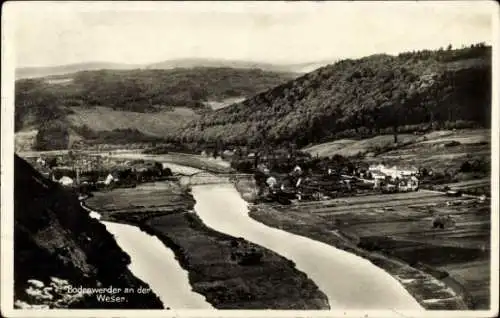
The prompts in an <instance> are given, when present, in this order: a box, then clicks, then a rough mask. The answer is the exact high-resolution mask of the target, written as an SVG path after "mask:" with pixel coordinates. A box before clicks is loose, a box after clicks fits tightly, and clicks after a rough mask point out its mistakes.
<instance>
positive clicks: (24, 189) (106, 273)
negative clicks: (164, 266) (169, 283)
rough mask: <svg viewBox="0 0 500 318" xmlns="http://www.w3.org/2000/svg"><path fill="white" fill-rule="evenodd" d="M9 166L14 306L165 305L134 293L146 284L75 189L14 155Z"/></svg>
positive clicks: (144, 295) (120, 306)
mask: <svg viewBox="0 0 500 318" xmlns="http://www.w3.org/2000/svg"><path fill="white" fill-rule="evenodd" d="M14 169H15V170H14V222H15V223H14V289H15V291H14V303H15V306H16V307H18V308H26V307H28V308H33V307H45V308H151V309H153V308H164V307H163V304H162V303H161V301H160V300H159V298H158V297H157V296H156V295H155V294H154V293H152V292H150V293H138V292H137V291H138V290H139V289H143V290H144V289H149V286H148V285H147V284H145V283H144V282H142V281H141V280H139V279H138V278H136V277H135V276H134V275H133V274H132V273H131V272H130V271H129V269H128V268H127V266H128V264H129V263H130V257H129V256H128V255H127V254H126V253H125V252H124V251H123V250H121V249H120V247H119V246H118V245H117V243H116V241H115V240H114V238H113V236H112V235H111V234H110V233H108V232H107V230H106V228H105V226H104V225H103V224H101V223H100V222H99V221H97V220H95V219H93V218H91V217H90V216H89V215H88V212H87V211H85V210H84V209H82V207H81V206H80V204H79V201H78V199H77V196H76V194H75V193H73V192H72V191H71V190H70V189H66V188H63V187H62V186H60V185H59V184H57V183H54V182H52V181H50V180H48V179H46V178H45V177H43V176H42V175H41V174H40V173H38V172H37V171H36V170H35V169H33V168H32V167H31V166H30V165H29V164H28V163H27V162H25V161H24V160H23V159H21V158H19V157H18V156H17V155H15V168H14ZM110 287H111V288H110ZM81 288H84V289H87V290H82V289H81ZM90 288H93V290H88V289H90ZM126 288H128V291H129V292H127V293H126V292H125V289H126ZM98 295H100V296H99V297H98Z"/></svg>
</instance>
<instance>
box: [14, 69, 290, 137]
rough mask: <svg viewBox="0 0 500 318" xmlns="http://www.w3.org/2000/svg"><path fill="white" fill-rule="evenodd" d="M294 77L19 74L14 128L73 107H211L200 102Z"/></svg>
mask: <svg viewBox="0 0 500 318" xmlns="http://www.w3.org/2000/svg"><path fill="white" fill-rule="evenodd" d="M296 76H297V75H296V74H294V73H278V72H269V71H262V70H260V69H233V68H204V67H195V68H190V69H180V68H179V69H171V70H99V71H82V72H77V73H74V74H69V75H58V76H50V77H45V78H36V79H22V80H18V81H16V85H15V105H16V113H15V124H16V131H17V130H20V129H22V128H23V127H27V126H35V127H38V126H39V125H40V124H41V123H43V122H46V121H47V120H51V119H61V118H64V117H65V116H66V115H69V114H71V113H72V109H74V107H83V108H88V107H93V106H105V107H110V108H113V109H114V110H123V111H133V112H143V113H144V112H156V111H161V110H165V109H169V108H173V107H189V108H192V109H195V110H197V111H204V110H210V108H209V107H208V106H206V105H205V104H204V103H203V102H205V101H219V100H224V99H226V98H232V97H251V96H253V95H254V94H256V93H258V92H260V91H265V90H267V89H269V88H272V87H274V86H276V85H279V84H281V83H283V82H286V81H287V80H289V79H291V78H294V77H296ZM123 128H124V129H126V128H129V127H123Z"/></svg>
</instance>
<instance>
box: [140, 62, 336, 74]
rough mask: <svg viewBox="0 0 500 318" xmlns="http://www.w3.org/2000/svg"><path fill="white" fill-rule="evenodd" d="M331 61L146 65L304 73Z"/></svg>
mask: <svg viewBox="0 0 500 318" xmlns="http://www.w3.org/2000/svg"><path fill="white" fill-rule="evenodd" d="M329 62H332V61H318V62H310V63H297V64H273V63H262V62H249V61H238V60H222V59H193V58H190V59H177V60H167V61H163V62H158V63H153V64H149V65H146V66H145V68H147V69H172V68H193V67H229V68H238V69H261V70H263V71H270V72H282V73H298V74H300V73H305V72H309V71H311V70H312V69H311V68H318V67H320V66H323V65H326V64H328V63H329Z"/></svg>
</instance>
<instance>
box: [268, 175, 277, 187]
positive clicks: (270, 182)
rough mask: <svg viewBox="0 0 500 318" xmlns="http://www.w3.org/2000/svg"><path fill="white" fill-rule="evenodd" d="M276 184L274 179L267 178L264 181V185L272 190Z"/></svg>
mask: <svg viewBox="0 0 500 318" xmlns="http://www.w3.org/2000/svg"><path fill="white" fill-rule="evenodd" d="M277 183H278V182H277V181H276V178H275V177H269V178H267V180H266V184H267V185H268V186H269V188H274V187H275V186H276V184H277Z"/></svg>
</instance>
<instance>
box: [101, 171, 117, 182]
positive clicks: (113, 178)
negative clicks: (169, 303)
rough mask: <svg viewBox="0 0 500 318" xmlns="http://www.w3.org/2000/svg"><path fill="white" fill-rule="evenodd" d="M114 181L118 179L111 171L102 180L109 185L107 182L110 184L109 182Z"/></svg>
mask: <svg viewBox="0 0 500 318" xmlns="http://www.w3.org/2000/svg"><path fill="white" fill-rule="evenodd" d="M116 181H118V178H117V177H115V176H113V174H112V173H110V174H108V176H107V177H106V179H105V180H104V184H105V185H109V184H111V182H116Z"/></svg>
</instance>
